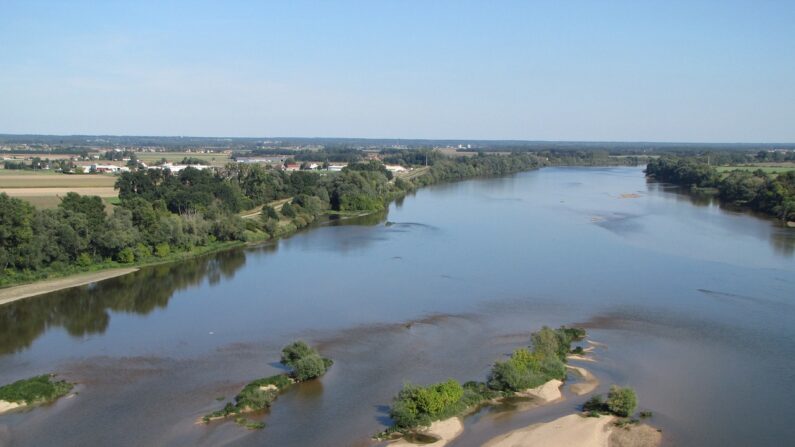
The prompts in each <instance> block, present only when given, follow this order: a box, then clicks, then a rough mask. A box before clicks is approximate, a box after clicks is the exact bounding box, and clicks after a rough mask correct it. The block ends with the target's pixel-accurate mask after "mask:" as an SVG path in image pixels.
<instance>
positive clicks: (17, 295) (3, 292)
mask: <svg viewBox="0 0 795 447" xmlns="http://www.w3.org/2000/svg"><path fill="white" fill-rule="evenodd" d="M244 245H245V242H242V241H228V242H214V243H211V244H208V245H206V246H200V247H194V248H193V249H191V250H188V251H179V252H174V253H171V252H169V253H167V254H165V253H161V254H162V256H158V255H157V254H153V255H149V256H147V257H145V258H143V259H140V260H139V261H136V262H132V263H121V262H117V261H106V262H103V263H98V264H91V265H87V266H79V265H73V266H69V267H66V268H62V269H43V270H39V271H22V272H15V271H6V274H5V275H3V277H2V278H0V286H1V287H0V305H2V304H5V303H9V302H12V301H16V300H18V299H22V298H28V297H31V296H36V295H41V294H43V293H49V292H55V291H57V290H62V289H68V288H71V287H76V286H80V285H84V284H89V283H92V282H97V281H102V280H104V279H110V278H115V277H117V276H120V275H126V274H129V273H133V272H136V271H138V270H139V269H140V268H142V267H149V266H153V265H159V264H168V263H171V262H178V261H182V260H185V259H190V258H194V257H197V256H202V255H207V254H210V253H215V252H219V251H223V250H229V249H232V248H236V247H242V246H244Z"/></svg>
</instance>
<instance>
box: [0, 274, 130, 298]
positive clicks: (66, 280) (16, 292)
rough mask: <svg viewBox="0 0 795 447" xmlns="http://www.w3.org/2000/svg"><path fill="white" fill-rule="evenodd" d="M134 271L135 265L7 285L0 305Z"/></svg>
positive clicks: (0, 290) (0, 292)
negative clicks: (30, 282)
mask: <svg viewBox="0 0 795 447" xmlns="http://www.w3.org/2000/svg"><path fill="white" fill-rule="evenodd" d="M136 271H138V268H137V267H130V268H118V269H109V270H102V271H99V272H89V273H80V274H77V275H71V276H66V277H63V278H57V279H51V280H45V281H37V282H34V283H32V284H23V285H20V286H12V287H7V288H4V289H0V306H1V305H3V304H8V303H11V302H13V301H17V300H21V299H23V298H29V297H32V296H36V295H41V294H44V293H50V292H55V291H56V290H62V289H69V288H71V287H77V286H82V285H86V284H91V283H94V282H99V281H102V280H105V279H110V278H115V277H117V276H122V275H127V274H129V273H132V272H136Z"/></svg>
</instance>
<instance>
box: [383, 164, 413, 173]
mask: <svg viewBox="0 0 795 447" xmlns="http://www.w3.org/2000/svg"><path fill="white" fill-rule="evenodd" d="M384 166H385V167H386V169H387V171H389V172H392V173H398V172H406V171H408V169H406V168H405V167H403V166H400V165H384Z"/></svg>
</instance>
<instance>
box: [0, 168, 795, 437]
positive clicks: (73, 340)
mask: <svg viewBox="0 0 795 447" xmlns="http://www.w3.org/2000/svg"><path fill="white" fill-rule="evenodd" d="M621 194H638V195H640V197H637V198H621ZM793 251H795V231H793V230H790V229H786V228H782V227H780V226H778V225H777V224H776V223H775V222H772V221H769V220H765V219H760V218H757V217H754V216H750V215H746V214H742V213H736V212H732V211H728V210H724V209H721V208H720V207H718V206H717V205H716V204H714V203H712V202H711V201H710V200H709V199H704V198H698V197H691V196H688V195H685V194H681V193H679V192H677V191H676V190H675V189H673V188H669V187H666V186H665V185H660V184H656V183H647V182H646V180H645V179H644V177H643V174H642V171H641V170H640V169H637V168H547V169H543V170H540V171H536V172H529V173H523V174H519V175H515V176H511V177H506V178H498V179H482V180H472V181H466V182H461V183H454V184H446V185H438V186H433V187H430V188H425V189H422V190H420V191H418V192H417V193H416V195H414V196H411V197H407V198H406V199H405V200H403V201H401V202H399V203H397V204H394V205H393V206H392V207H391V208H390V210H389V213H388V216H376V217H370V218H367V219H359V220H350V221H343V222H339V223H338V224H336V225H327V226H324V227H320V228H314V229H311V230H309V231H306V232H303V233H300V234H298V235H295V236H294V237H292V238H289V239H286V240H283V241H280V242H279V243H278V244H271V245H266V246H261V247H257V248H253V249H246V250H233V251H227V252H223V253H219V254H215V255H212V256H208V257H205V258H201V259H197V260H191V261H187V262H183V263H181V264H179V265H168V266H158V267H153V268H147V269H143V270H142V271H140V272H138V273H135V274H132V275H128V276H125V277H120V278H117V279H112V280H108V281H104V282H101V283H99V284H96V285H94V286H87V287H80V288H75V289H71V290H67V291H62V292H56V293H52V294H49V295H44V296H40V297H36V298H32V299H28V300H23V301H19V302H16V303H12V304H9V305H6V306H2V307H0V383H7V382H10V381H13V380H16V379H19V378H23V377H27V376H31V375H34V374H40V373H44V372H50V371H55V372H59V373H60V374H61V375H62V376H63V377H64V378H67V379H69V380H72V381H76V382H79V383H80V388H79V391H80V392H79V395H78V396H76V397H75V398H72V399H66V400H61V401H59V402H57V403H56V404H54V405H51V406H48V407H42V408H37V409H34V410H32V411H29V412H25V413H14V414H7V415H3V416H0V444H10V445H20V446H28V445H30V446H41V445H75V446H78V445H81V446H86V445H115V446H125V445H241V446H247V445H278V446H285V445H296V446H305V445H320V446H325V445H328V446H337V445H371V444H372V442H371V441H369V439H368V438H369V436H370V435H372V434H374V433H376V432H378V431H380V430H381V429H383V428H384V426H385V425H386V424H388V422H389V421H388V417H387V416H386V405H388V404H389V400H390V398H391V396H392V395H394V394H395V392H396V391H397V390H399V389H400V387H401V385H402V383H403V382H404V381H407V380H408V381H413V382H417V383H429V382H432V381H438V380H442V379H445V378H447V377H454V378H456V379H460V380H462V381H466V380H483V379H484V378H485V376H486V374H487V372H488V369H489V365H490V363H491V362H493V361H494V360H495V359H498V358H499V357H500V356H501V355H503V354H504V353H507V352H510V351H511V350H512V349H514V348H516V347H518V346H521V345H524V344H526V343H527V342H528V334H529V332H531V331H533V330H537V329H538V328H539V327H541V325H544V324H547V325H550V326H557V325H560V324H573V323H580V324H584V325H586V326H587V327H588V328H589V330H590V332H591V336H592V338H593V339H595V340H598V341H600V342H604V343H606V344H607V346H608V347H607V349H599V350H597V352H596V353H595V356H596V358H597V359H598V360H599V362H598V363H587V364H586V363H583V364H582V366H585V367H586V368H588V369H589V370H591V371H592V372H593V373H594V374H596V375H597V376H598V377H599V378H600V379H601V381H602V385H601V387H600V388H601V389H602V390H604V389H606V387H607V386H608V385H609V384H611V383H618V384H624V385H631V386H633V387H635V388H636V390H637V391H638V395H639V400H640V406H641V407H642V408H643V409H650V410H652V411H653V412H654V417H653V418H652V420H651V423H652V424H654V425H655V426H658V427H660V428H662V429H663V434H664V438H665V439H666V442H667V443H668V444H669V445H705V446H708V445H715V446H718V445H787V444H792V443H793V442H795V426H793V424H791V423H790V421H791V420H792V418H793V416H795V402H794V401H793V399H792V397H793V390H795V373H793V371H795V369H793V368H795V348H794V347H793V346H792V340H793V339H795V324H793V323H795V301H793V297H795V257H793ZM298 337H300V338H304V339H306V340H308V341H310V342H312V343H314V344H316V345H317V346H319V347H320V349H321V351H322V353H323V354H324V355H326V356H328V357H331V358H333V359H334V360H335V364H334V367H333V368H332V369H331V370H330V371H329V373H328V374H327V375H326V376H325V377H324V378H323V379H322V380H321V381H318V382H314V383H308V384H302V385H300V386H299V387H297V388H296V389H294V390H292V391H290V392H288V393H285V394H284V395H282V396H281V397H280V398H279V399H278V400H277V401H276V403H275V404H274V407H273V409H272V410H271V411H270V412H269V413H268V414H262V415H255V416H254V417H252V418H254V419H261V420H263V421H264V422H266V424H268V427H267V428H266V429H264V430H261V431H246V430H244V429H242V428H240V427H237V426H236V425H235V424H233V423H213V424H210V425H209V426H205V425H196V424H195V423H194V422H195V420H196V418H198V417H200V416H201V415H202V414H205V413H207V412H209V411H212V410H214V409H218V408H220V407H221V406H223V402H219V401H218V400H216V398H219V397H222V396H223V397H226V398H227V399H228V398H231V397H232V396H234V394H236V393H237V392H238V391H239V390H240V388H241V387H242V385H243V384H245V383H246V382H248V381H249V380H252V379H254V378H257V377H261V376H265V375H270V374H273V373H276V372H279V371H280V370H281V369H280V366H279V365H278V363H276V362H277V361H278V358H279V349H280V347H281V346H282V345H284V344H286V343H287V342H289V341H291V340H292V339H294V338H298ZM586 398H587V396H586V397H576V396H573V395H571V394H568V393H567V394H566V399H565V400H564V401H562V402H560V403H556V404H552V405H549V406H544V407H540V408H535V409H531V410H528V411H501V410H504V409H499V408H491V409H485V410H483V411H481V412H479V413H477V414H475V415H472V416H470V417H468V418H467V419H466V421H465V425H466V430H465V433H464V435H463V436H462V437H461V438H460V439H459V440H457V441H456V442H455V443H454V444H453V445H455V446H470V445H479V444H480V443H481V442H482V441H484V440H486V439H489V438H490V437H492V436H494V435H496V434H498V433H500V432H504V431H507V430H511V429H513V428H518V427H522V426H525V425H528V424H530V423H534V422H539V421H544V420H551V419H553V418H555V417H558V416H560V415H563V414H566V413H569V412H571V411H574V410H576V408H577V406H578V405H579V404H580V403H581V402H582V401H584V400H585V399H586ZM520 407H521V405H520Z"/></svg>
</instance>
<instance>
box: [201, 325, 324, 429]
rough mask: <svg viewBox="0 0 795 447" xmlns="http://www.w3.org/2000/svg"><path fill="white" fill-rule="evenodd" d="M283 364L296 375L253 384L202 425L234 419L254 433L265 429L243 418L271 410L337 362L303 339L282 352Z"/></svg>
mask: <svg viewBox="0 0 795 447" xmlns="http://www.w3.org/2000/svg"><path fill="white" fill-rule="evenodd" d="M281 363H282V364H283V365H285V366H289V367H290V368H292V372H291V373H289V374H277V375H274V376H270V377H263V378H261V379H257V380H255V381H253V382H250V383H249V384H247V385H246V386H245V387H243V390H242V391H241V392H240V393H239V394H238V395H237V396H235V398H234V402H227V403H226V405H225V406H224V408H222V409H220V410H217V411H214V412H212V413H210V414H207V415H205V416H204V417H202V419H201V420H202V422H204V423H210V422H211V421H214V420H219V419H227V418H230V417H234V418H235V419H234V420H235V423H237V424H238V425H241V426H243V427H246V428H248V429H250V430H258V429H262V428H265V423H264V422H257V421H252V420H250V419H248V418H246V417H245V416H243V415H245V414H247V413H252V412H255V411H260V410H265V409H267V408H270V406H271V404H272V403H273V401H275V400H276V398H277V397H279V394H281V393H282V392H283V391H285V390H287V389H288V388H290V387H291V386H292V385H293V384H295V383H298V382H305V381H307V380H313V379H316V378H318V377H320V376H322V375H323V374H325V373H326V371H328V369H329V368H331V365H332V364H333V363H334V362H333V361H332V360H331V359H327V358H324V357H321V356H320V354H318V352H317V351H316V350H315V349H313V348H311V347H310V346H309V345H307V344H306V343H305V342H303V341H300V340H299V341H296V342H294V343H291V344H289V345H287V346H285V347H284V349H282V358H281Z"/></svg>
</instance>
